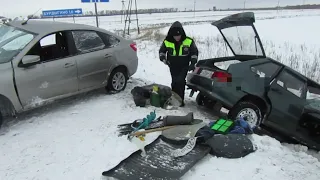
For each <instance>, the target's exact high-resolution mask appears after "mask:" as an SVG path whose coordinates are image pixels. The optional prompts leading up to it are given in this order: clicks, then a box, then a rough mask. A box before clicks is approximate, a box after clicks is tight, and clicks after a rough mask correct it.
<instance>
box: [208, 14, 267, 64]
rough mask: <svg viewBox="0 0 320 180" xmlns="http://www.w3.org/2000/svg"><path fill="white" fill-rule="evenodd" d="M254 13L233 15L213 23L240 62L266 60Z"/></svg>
mask: <svg viewBox="0 0 320 180" xmlns="http://www.w3.org/2000/svg"><path fill="white" fill-rule="evenodd" d="M254 22H255V16H254V13H253V12H244V13H238V14H233V15H230V16H227V17H225V18H222V19H220V20H218V21H215V22H213V23H212V25H214V26H216V27H217V28H218V30H219V31H220V33H221V35H222V36H223V39H224V40H225V42H226V43H227V44H228V46H229V47H230V49H231V51H232V53H233V54H234V56H236V58H237V59H239V60H240V61H245V60H250V59H253V58H254V59H256V58H265V57H266V54H265V51H264V48H263V46H262V42H261V40H260V37H259V35H258V32H257V30H256V28H255V26H254V25H253V23H254Z"/></svg>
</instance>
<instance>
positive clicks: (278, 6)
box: [277, 0, 280, 12]
mask: <svg viewBox="0 0 320 180" xmlns="http://www.w3.org/2000/svg"><path fill="white" fill-rule="evenodd" d="M279 9H280V0H278V5H277V12H279Z"/></svg>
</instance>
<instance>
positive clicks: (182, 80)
mask: <svg viewBox="0 0 320 180" xmlns="http://www.w3.org/2000/svg"><path fill="white" fill-rule="evenodd" d="M188 68H189V67H182V68H170V73H171V79H172V80H171V89H172V91H173V92H175V93H177V94H178V95H179V96H180V97H181V99H182V101H184V91H185V87H186V77H187V74H188Z"/></svg>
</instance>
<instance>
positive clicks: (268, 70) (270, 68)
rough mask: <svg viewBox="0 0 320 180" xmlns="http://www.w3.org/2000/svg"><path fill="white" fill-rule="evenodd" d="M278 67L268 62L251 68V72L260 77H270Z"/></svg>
mask: <svg viewBox="0 0 320 180" xmlns="http://www.w3.org/2000/svg"><path fill="white" fill-rule="evenodd" d="M278 68H279V65H277V64H275V63H273V62H268V63H263V64H258V65H253V66H251V71H252V72H254V73H256V74H257V75H259V76H260V77H272V75H273V74H274V73H275V72H276V71H277V70H278Z"/></svg>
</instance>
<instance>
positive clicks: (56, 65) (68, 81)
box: [15, 57, 78, 109]
mask: <svg viewBox="0 0 320 180" xmlns="http://www.w3.org/2000/svg"><path fill="white" fill-rule="evenodd" d="M15 80H16V85H17V89H18V92H19V94H20V100H21V103H22V106H23V107H24V108H25V109H30V108H32V107H33V106H37V104H38V103H41V102H42V101H44V100H46V99H50V98H52V97H56V96H60V95H63V94H69V93H72V92H77V91H78V77H77V66H76V61H75V58H74V57H69V58H63V59H58V60H54V61H49V62H43V63H40V64H36V65H34V66H30V67H28V68H23V67H19V68H16V69H15ZM30 106H31V107H30Z"/></svg>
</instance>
